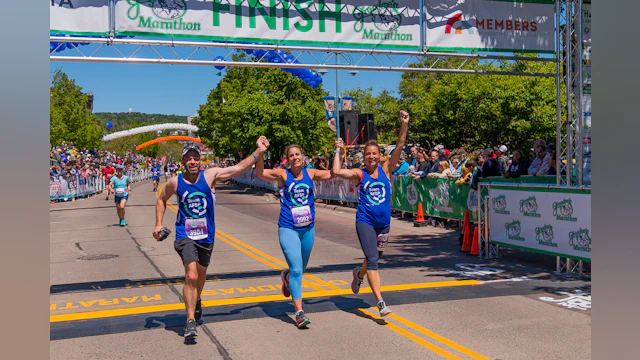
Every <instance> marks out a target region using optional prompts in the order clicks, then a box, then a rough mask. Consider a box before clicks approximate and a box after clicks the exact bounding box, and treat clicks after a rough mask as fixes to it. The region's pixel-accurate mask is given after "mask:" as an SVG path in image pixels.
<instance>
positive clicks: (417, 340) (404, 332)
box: [359, 308, 461, 360]
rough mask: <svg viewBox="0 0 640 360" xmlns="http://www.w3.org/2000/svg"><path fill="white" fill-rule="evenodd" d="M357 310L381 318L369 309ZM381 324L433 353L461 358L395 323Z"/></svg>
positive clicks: (451, 357) (447, 357)
mask: <svg viewBox="0 0 640 360" xmlns="http://www.w3.org/2000/svg"><path fill="white" fill-rule="evenodd" d="M371 309H373V308H371ZM359 310H360V311H361V312H363V313H365V314H367V315H369V316H370V317H372V318H374V319H376V320H378V319H382V318H381V317H379V316H377V315H375V314H374V313H373V312H371V311H369V310H365V309H359ZM383 326H384V327H387V328H389V329H391V330H393V331H395V332H397V333H398V334H400V335H402V336H404V337H406V338H408V339H410V340H412V341H413V342H415V343H417V344H420V345H422V346H424V347H426V348H427V349H429V350H431V351H433V352H434V353H436V354H438V355H440V356H443V357H444V358H445V359H459V360H461V358H460V357H458V356H455V355H453V354H452V353H450V352H448V351H446V350H444V349H442V348H440V347H438V346H436V345H434V344H432V343H430V342H428V341H426V340H424V339H422V338H419V337H418V336H416V335H414V334H412V333H410V332H409V331H407V330H405V329H403V328H401V327H399V326H397V325H394V324H392V323H390V322H387V323H386V324H384V325H383Z"/></svg>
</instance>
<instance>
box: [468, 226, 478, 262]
mask: <svg viewBox="0 0 640 360" xmlns="http://www.w3.org/2000/svg"><path fill="white" fill-rule="evenodd" d="M479 235H480V234H479V233H478V227H477V226H476V227H475V228H474V229H473V241H472V244H471V252H470V253H469V254H467V255H476V256H478V255H480V254H479V253H478V241H480V237H479Z"/></svg>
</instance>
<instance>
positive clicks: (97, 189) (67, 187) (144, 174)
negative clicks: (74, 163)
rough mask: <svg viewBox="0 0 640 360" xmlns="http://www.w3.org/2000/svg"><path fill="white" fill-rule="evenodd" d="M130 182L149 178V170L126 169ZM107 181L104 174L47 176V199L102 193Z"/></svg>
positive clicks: (80, 196)
mask: <svg viewBox="0 0 640 360" xmlns="http://www.w3.org/2000/svg"><path fill="white" fill-rule="evenodd" d="M125 175H127V176H128V177H129V178H130V179H131V182H139V181H143V180H147V179H149V178H151V172H150V171H149V170H147V169H141V170H133V171H126V172H125ZM107 186H109V183H108V182H107V181H105V180H104V176H103V175H102V174H101V175H99V176H93V175H88V176H87V177H84V176H82V175H73V174H68V175H66V176H50V177H49V200H50V201H66V200H72V199H78V198H84V197H88V196H93V195H96V194H100V193H102V192H103V191H104V190H105V189H106V188H107Z"/></svg>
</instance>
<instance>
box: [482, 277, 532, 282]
mask: <svg viewBox="0 0 640 360" xmlns="http://www.w3.org/2000/svg"><path fill="white" fill-rule="evenodd" d="M527 280H533V279H529V278H528V277H526V276H522V277H519V278H510V279H500V280H481V281H482V282H483V283H492V282H508V281H514V282H515V281H527Z"/></svg>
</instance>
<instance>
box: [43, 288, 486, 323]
mask: <svg viewBox="0 0 640 360" xmlns="http://www.w3.org/2000/svg"><path fill="white" fill-rule="evenodd" d="M452 283H456V284H452ZM478 284H482V283H481V282H479V281H476V280H462V281H444V282H430V283H417V284H406V285H404V286H403V288H402V289H401V290H395V291H402V290H414V289H426V288H434V287H442V286H470V285H478ZM392 286H394V285H390V286H382V288H381V289H380V290H381V291H393V290H391V289H390V288H391V287H392ZM370 292H371V288H368V287H366V288H361V289H360V293H370ZM352 294H353V293H352V292H351V289H337V290H321V291H310V292H305V293H304V298H305V299H309V298H318V297H327V296H339V295H352ZM283 300H290V298H285V297H284V296H283V295H282V294H278V295H260V296H248V297H240V298H228V299H217V300H202V306H203V307H216V306H225V305H237V304H248V303H263V302H274V301H283ZM180 309H184V304H183V303H179V304H163V305H150V306H141V307H134V308H125V309H113V310H99V311H90V312H79V313H73V314H63V315H51V316H50V317H49V321H50V322H60V321H73V320H85V319H98V318H105V317H113V316H124V315H134V314H146V313H151V312H160V311H171V310H180Z"/></svg>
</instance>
